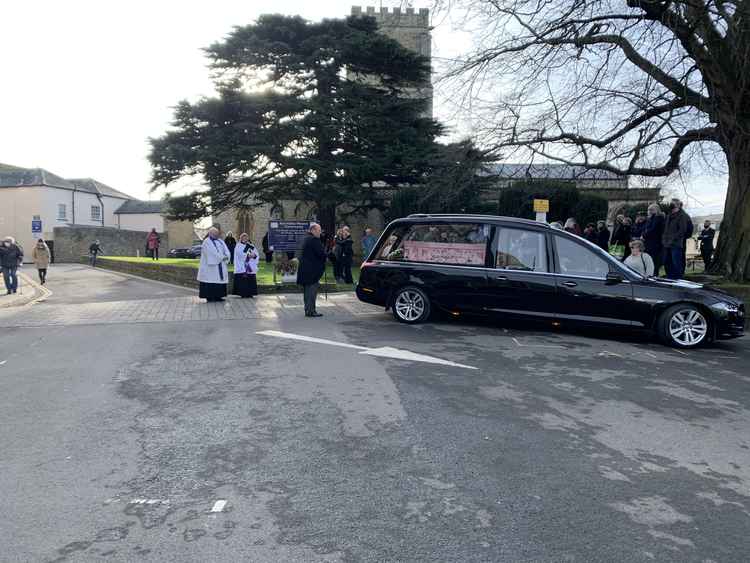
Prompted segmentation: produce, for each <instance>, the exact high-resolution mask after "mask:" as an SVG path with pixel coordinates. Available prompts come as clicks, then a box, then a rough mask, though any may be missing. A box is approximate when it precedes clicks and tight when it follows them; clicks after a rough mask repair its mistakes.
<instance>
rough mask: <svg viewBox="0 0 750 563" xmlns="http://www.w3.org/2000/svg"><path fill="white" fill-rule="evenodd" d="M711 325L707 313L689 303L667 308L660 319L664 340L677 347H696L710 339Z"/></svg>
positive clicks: (661, 333)
mask: <svg viewBox="0 0 750 563" xmlns="http://www.w3.org/2000/svg"><path fill="white" fill-rule="evenodd" d="M710 330H711V325H710V323H709V321H708V319H707V318H706V316H705V314H704V313H703V312H702V311H701V310H700V309H698V307H695V306H694V305H689V304H687V303H684V304H680V305H675V306H673V307H670V308H669V309H667V310H666V311H665V312H664V314H663V315H662V316H661V319H660V327H659V332H660V336H661V338H662V340H663V341H664V342H665V343H666V344H669V345H670V346H674V347H676V348H696V347H698V346H700V345H701V344H705V343H707V342H709V341H710V339H711V335H710Z"/></svg>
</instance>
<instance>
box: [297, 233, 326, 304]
mask: <svg viewBox="0 0 750 563" xmlns="http://www.w3.org/2000/svg"><path fill="white" fill-rule="evenodd" d="M325 267H326V251H325V249H324V248H323V243H321V242H320V225H318V224H317V223H313V224H312V225H310V231H309V232H308V234H307V236H306V237H305V240H304V242H303V243H302V250H301V252H300V261H299V269H298V270H297V285H301V286H302V288H303V289H304V297H305V316H306V317H322V316H323V315H321V314H320V313H318V311H316V309H315V300H316V298H317V296H318V285H319V282H320V278H322V277H323V272H324V271H325Z"/></svg>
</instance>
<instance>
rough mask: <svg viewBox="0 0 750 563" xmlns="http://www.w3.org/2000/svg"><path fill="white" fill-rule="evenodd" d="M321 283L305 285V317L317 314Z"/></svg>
mask: <svg viewBox="0 0 750 563" xmlns="http://www.w3.org/2000/svg"><path fill="white" fill-rule="evenodd" d="M319 285H320V284H319V283H312V284H310V285H304V286H302V287H303V290H304V300H305V315H312V314H313V313H316V312H317V311H316V310H315V301H316V299H317V298H318V286H319Z"/></svg>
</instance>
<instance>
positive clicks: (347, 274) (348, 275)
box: [339, 256, 354, 283]
mask: <svg viewBox="0 0 750 563" xmlns="http://www.w3.org/2000/svg"><path fill="white" fill-rule="evenodd" d="M339 262H341V270H340V272H339V275H340V276H341V278H342V279H343V280H344V283H354V279H353V278H352V256H342V257H341V260H339Z"/></svg>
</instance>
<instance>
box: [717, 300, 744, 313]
mask: <svg viewBox="0 0 750 563" xmlns="http://www.w3.org/2000/svg"><path fill="white" fill-rule="evenodd" d="M711 308H712V309H717V310H719V311H723V312H725V313H739V311H740V307H739V305H735V304H734V303H727V302H726V301H719V302H718V303H714V304H713V305H711Z"/></svg>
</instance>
